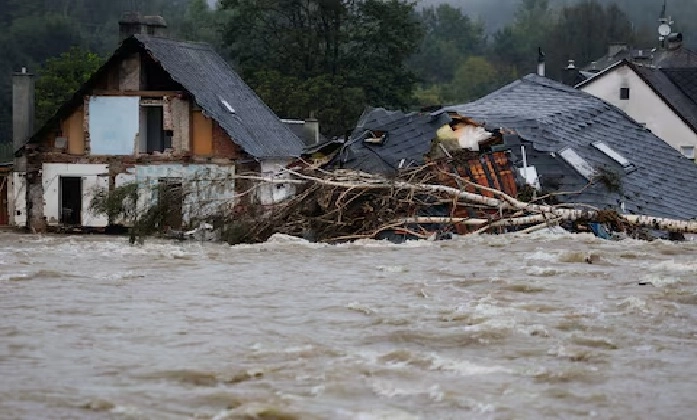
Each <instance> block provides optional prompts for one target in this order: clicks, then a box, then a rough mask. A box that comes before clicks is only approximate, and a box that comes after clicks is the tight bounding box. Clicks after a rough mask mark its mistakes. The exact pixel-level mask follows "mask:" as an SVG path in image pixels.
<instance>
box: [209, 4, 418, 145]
mask: <svg viewBox="0 0 697 420" xmlns="http://www.w3.org/2000/svg"><path fill="white" fill-rule="evenodd" d="M219 12H224V13H226V15H225V22H224V33H223V41H224V43H225V46H226V47H227V49H228V52H229V54H230V56H231V57H233V58H234V61H235V63H236V65H237V69H238V71H240V73H241V74H242V76H243V77H244V78H245V80H247V81H248V83H250V85H251V86H252V87H253V88H254V89H255V90H256V91H257V93H258V94H259V95H260V96H261V98H262V99H263V100H265V101H266V102H267V103H269V104H270V106H271V108H272V109H273V110H274V111H275V112H276V113H277V114H279V115H281V116H285V117H296V118H303V117H307V116H309V115H310V114H314V115H316V116H317V118H318V119H320V124H321V126H322V127H323V131H324V132H325V133H328V134H344V132H345V131H346V130H348V129H349V128H351V127H352V126H353V124H354V122H355V119H356V118H357V117H358V116H359V115H360V111H361V110H362V109H363V107H364V106H365V105H367V104H371V105H375V106H390V107H397V108H402V107H408V106H409V105H411V103H412V102H413V89H414V85H415V81H416V76H415V75H414V74H413V72H411V71H410V70H409V69H408V68H407V67H406V65H405V62H406V60H407V59H408V58H409V57H410V56H411V55H412V54H413V53H414V52H415V50H416V48H417V47H418V44H419V41H420V39H421V38H420V37H421V25H420V22H419V21H418V19H417V16H416V12H415V4H414V3H411V2H407V1H403V0H387V1H382V0H261V1H252V0H222V1H221V3H220V11H219ZM279 92H282V94H281V95H283V97H282V98H279V96H280V95H279ZM331 107H335V108H331ZM330 108H331V109H330Z"/></svg>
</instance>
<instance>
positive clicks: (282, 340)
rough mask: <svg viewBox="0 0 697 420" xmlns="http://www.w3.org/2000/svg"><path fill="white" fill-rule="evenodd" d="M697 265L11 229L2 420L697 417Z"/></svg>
mask: <svg viewBox="0 0 697 420" xmlns="http://www.w3.org/2000/svg"><path fill="white" fill-rule="evenodd" d="M696 256H697V242H689V243H669V242H662V241H655V242H651V243H649V242H640V241H631V240H629V241H621V242H608V241H601V240H598V239H595V238H592V237H589V236H581V235H536V236H533V237H530V236H528V237H516V236H484V237H476V238H475V237H466V238H462V239H458V240H454V241H444V242H414V243H408V244H404V245H392V244H387V243H381V242H374V241H367V242H360V243H356V244H350V245H342V246H323V245H317V244H307V243H303V242H302V241H299V240H291V239H289V238H283V237H277V238H272V241H270V242H269V243H266V244H262V245H253V246H237V247H230V246H227V245H221V244H200V243H190V242H189V243H174V242H157V241H149V242H147V243H146V244H145V245H143V246H129V245H127V244H126V241H125V240H123V239H121V238H113V237H111V238H107V237H94V236H93V237H61V236H45V237H36V236H22V235H16V234H9V233H3V234H0V318H1V319H2V320H1V322H0V418H1V419H191V418H194V419H219V420H222V419H243V418H245V419H254V418H259V419H270V418H279V419H339V420H341V419H465V418H467V419H470V418H471V419H489V418H491V419H541V418H575V417H579V418H581V417H597V418H601V419H657V418H664V419H677V418H685V419H687V418H697V417H696V416H697V320H696V318H697V258H696ZM587 260H591V262H592V264H589V263H588V262H587ZM640 284H642V285H640Z"/></svg>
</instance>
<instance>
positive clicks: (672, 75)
mask: <svg viewBox="0 0 697 420" xmlns="http://www.w3.org/2000/svg"><path fill="white" fill-rule="evenodd" d="M661 70H662V71H663V73H665V74H666V76H668V78H669V79H670V81H671V82H673V84H674V85H675V86H677V87H678V89H680V91H681V92H682V93H684V94H685V95H686V96H687V97H688V98H690V99H691V100H692V102H694V103H695V104H697V66H695V67H689V68H664V69H661Z"/></svg>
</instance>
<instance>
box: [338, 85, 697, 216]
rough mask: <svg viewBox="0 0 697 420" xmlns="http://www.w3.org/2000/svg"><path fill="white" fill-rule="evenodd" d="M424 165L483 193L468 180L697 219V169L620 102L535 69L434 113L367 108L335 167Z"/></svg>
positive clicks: (623, 210)
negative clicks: (620, 106)
mask: <svg viewBox="0 0 697 420" xmlns="http://www.w3.org/2000/svg"><path fill="white" fill-rule="evenodd" d="M425 163H431V164H433V165H435V166H434V168H435V171H436V172H441V173H442V172H443V171H446V172H448V173H457V174H458V175H459V178H460V179H461V180H463V182H465V184H463V185H453V186H456V187H460V188H463V189H467V190H470V191H472V192H477V193H481V194H482V195H487V192H486V191H484V190H483V191H476V188H475V187H473V186H471V185H467V184H466V182H467V181H469V182H474V183H476V184H478V185H481V186H483V187H488V188H493V189H496V190H499V191H503V192H505V193H507V194H508V195H509V196H512V197H515V196H516V194H518V193H519V191H518V189H517V187H516V185H518V186H519V187H523V186H526V185H527V187H526V188H527V189H529V190H532V192H531V193H530V194H532V196H535V195H536V196H538V197H540V196H543V195H546V194H552V196H551V197H550V199H551V200H553V202H561V203H566V204H568V205H569V206H570V207H578V208H580V209H583V208H586V205H588V206H592V207H593V208H597V209H599V210H613V211H616V212H618V213H619V214H630V215H631V214H640V215H648V216H652V217H660V218H669V219H681V220H688V219H694V218H696V217H697V194H695V193H694V191H695V190H697V165H694V163H693V162H692V161H691V160H689V159H687V158H686V157H684V156H682V155H681V154H680V153H679V152H678V151H677V150H675V149H674V148H672V147H671V146H670V145H669V144H667V143H666V142H664V141H663V140H661V139H660V138H658V137H657V136H656V135H654V134H652V133H651V132H650V131H649V130H647V129H646V128H645V127H644V126H643V125H642V124H640V123H638V122H636V121H635V120H633V119H632V118H630V117H629V116H628V115H627V114H625V113H624V112H623V111H621V110H620V109H618V108H616V107H615V106H613V105H611V104H609V103H607V102H605V101H603V100H601V99H599V98H597V97H595V96H593V95H590V94H588V93H585V92H582V91H579V90H576V89H573V88H572V87H569V86H566V85H564V84H561V83H557V82H554V81H552V80H549V79H547V78H545V77H541V76H538V75H534V74H533V75H529V76H526V77H524V78H523V79H521V80H518V81H515V82H513V83H511V84H510V85H508V86H505V87H503V88H501V89H499V90H498V91H495V92H493V93H491V94H489V95H487V96H485V97H483V98H481V99H479V100H477V101H474V102H471V103H468V104H464V105H456V106H449V107H446V108H444V109H440V110H436V111H435V112H431V113H411V114H405V113H402V112H399V111H397V112H390V111H386V110H383V109H374V110H369V111H366V112H365V113H364V114H363V116H362V117H361V119H360V121H359V123H358V127H357V128H356V130H355V131H354V132H353V134H352V136H351V138H350V140H349V141H348V142H347V144H346V145H345V147H344V148H343V149H342V150H341V151H340V152H339V153H338V154H337V155H336V156H335V158H334V160H333V161H332V167H334V168H347V169H355V170H359V171H364V172H368V173H380V174H386V175H394V174H396V173H398V172H399V171H401V170H404V169H408V168H409V167H414V166H420V165H424V164H425ZM526 194H527V193H526ZM521 198H524V199H529V198H531V197H527V196H526V197H522V194H521ZM463 211H464V212H465V214H458V217H459V216H462V217H467V216H469V217H483V216H485V215H482V214H473V213H472V210H471V209H463ZM468 212H469V214H467V213H468ZM449 216H453V214H450V215H449Z"/></svg>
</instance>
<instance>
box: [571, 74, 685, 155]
mask: <svg viewBox="0 0 697 420" xmlns="http://www.w3.org/2000/svg"><path fill="white" fill-rule="evenodd" d="M622 87H628V88H629V100H626V101H623V100H620V88H622ZM581 90H582V91H584V92H588V93H590V94H592V95H594V96H596V97H598V98H601V99H603V100H605V101H606V102H609V103H610V104H612V105H614V106H616V107H618V108H619V109H621V110H623V111H624V112H625V113H627V114H628V115H629V116H630V117H632V118H634V119H635V120H636V121H638V122H640V123H644V124H646V127H647V128H648V129H650V130H651V131H652V132H653V133H654V134H655V135H657V136H658V137H660V138H661V139H663V140H664V141H665V142H666V143H668V144H670V145H671V146H673V148H675V149H676V150H678V151H679V150H680V146H694V147H695V150H697V134H695V133H694V132H693V131H692V130H691V129H690V127H689V126H688V125H687V124H685V122H683V120H681V119H680V117H678V116H677V115H675V113H674V112H673V110H671V109H670V107H668V105H666V104H665V102H663V100H662V99H661V98H660V97H659V96H658V95H657V94H656V93H655V92H654V91H653V90H652V89H651V88H650V87H649V86H647V85H646V83H644V81H643V80H642V79H641V78H640V77H639V76H638V75H637V74H636V73H634V71H633V70H632V69H630V68H629V67H627V66H622V67H618V68H616V69H614V70H613V71H610V72H608V73H607V74H605V75H603V76H601V77H599V78H598V79H597V80H595V81H593V82H591V83H589V84H588V85H586V86H583V87H581Z"/></svg>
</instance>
